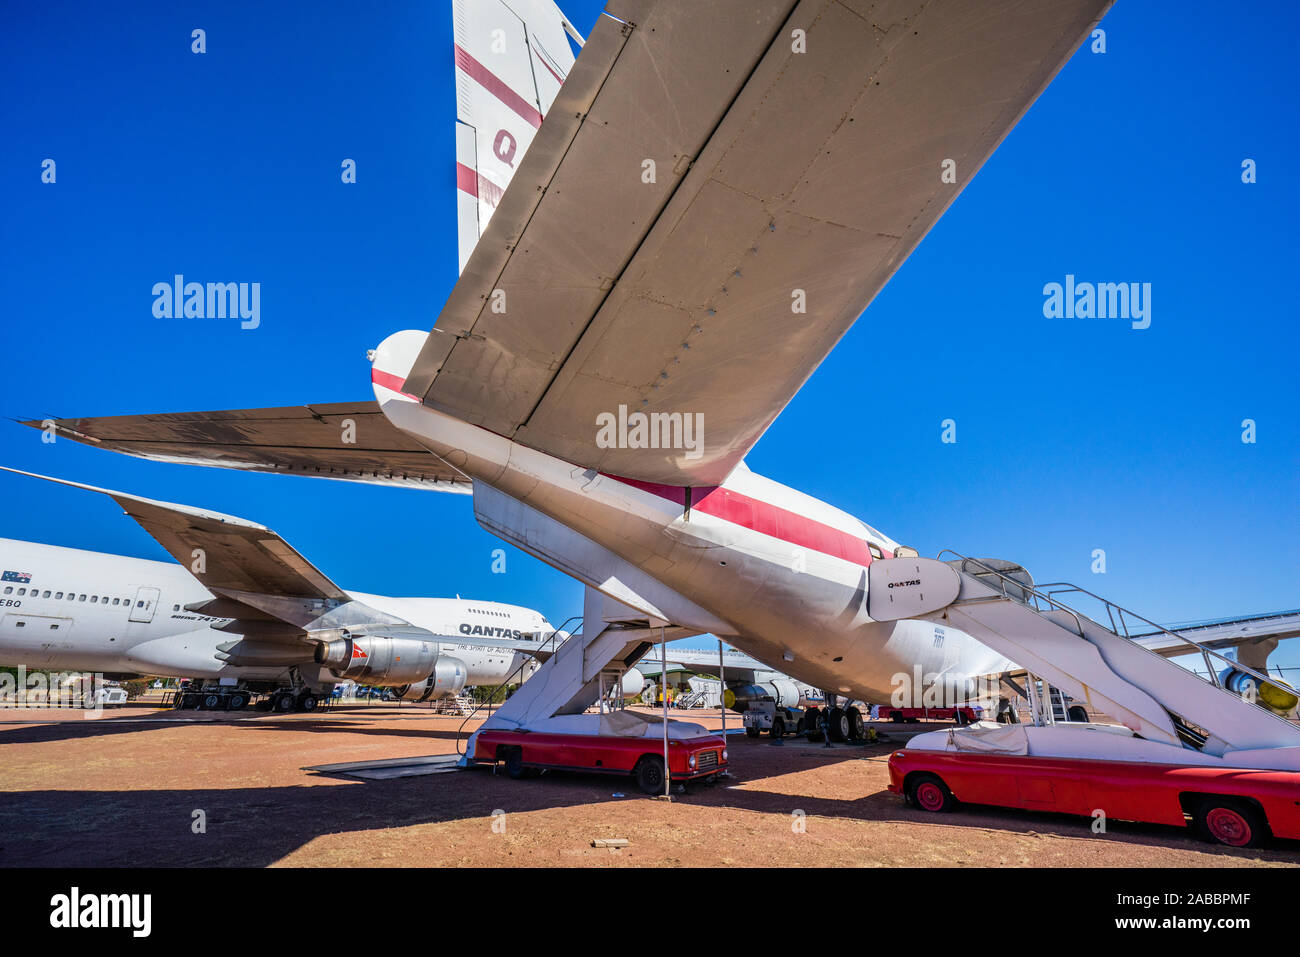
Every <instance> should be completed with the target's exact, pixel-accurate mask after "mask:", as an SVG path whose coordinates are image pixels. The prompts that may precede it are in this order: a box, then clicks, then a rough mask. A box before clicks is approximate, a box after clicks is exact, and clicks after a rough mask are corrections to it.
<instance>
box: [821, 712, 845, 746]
mask: <svg viewBox="0 0 1300 957" xmlns="http://www.w3.org/2000/svg"><path fill="white" fill-rule="evenodd" d="M826 734H827V735H828V736H829V737H830V739H831V740H832V741H835V742H840V741H847V740H848V737H849V720H848V716H847V715H846V714H845V712H844V709H843V708H839V707H836V708H831V710H830V711H829V712H827V715H826Z"/></svg>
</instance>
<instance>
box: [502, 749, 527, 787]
mask: <svg viewBox="0 0 1300 957" xmlns="http://www.w3.org/2000/svg"><path fill="white" fill-rule="evenodd" d="M527 774H528V769H527V768H526V767H524V749H523V748H510V749H508V750H507V751H506V777H508V778H510V780H512V781H518V780H519V779H520V778H522V777H524V776H526V775H527Z"/></svg>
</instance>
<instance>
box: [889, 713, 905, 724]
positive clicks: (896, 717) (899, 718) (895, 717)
mask: <svg viewBox="0 0 1300 957" xmlns="http://www.w3.org/2000/svg"><path fill="white" fill-rule="evenodd" d="M889 720H890V721H892V722H894V724H902V723H903V712H901V711H891V712H889Z"/></svg>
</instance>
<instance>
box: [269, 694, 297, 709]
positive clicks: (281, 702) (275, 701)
mask: <svg viewBox="0 0 1300 957" xmlns="http://www.w3.org/2000/svg"><path fill="white" fill-rule="evenodd" d="M293 705H294V697H293V692H292V691H278V692H276V695H275V697H274V698H272V699H271V710H272V711H275V712H278V713H279V714H288V713H289V712H290V711H292V710H293Z"/></svg>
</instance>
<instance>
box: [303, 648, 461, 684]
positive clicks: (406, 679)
mask: <svg viewBox="0 0 1300 957" xmlns="http://www.w3.org/2000/svg"><path fill="white" fill-rule="evenodd" d="M316 663H317V664H319V665H323V666H324V667H326V668H328V669H329V670H330V671H331V672H332V673H333V674H334V676H335V677H337V678H351V679H353V680H355V681H357V682H358V683H360V684H368V685H377V686H379V687H392V686H395V685H404V684H409V683H410V682H413V681H423V680H424V679H425V678H427V677H429V676H430V675H432V674H433V671H434V668H435V666H436V665H437V664H438V643H437V642H436V641H433V640H427V641H426V640H424V639H422V638H388V637H385V636H384V635H360V636H357V637H355V638H354V637H351V636H349V637H347V638H339V639H337V640H335V641H327V642H323V643H321V644H319V645H317V646H316ZM464 667H465V666H464V665H463V664H461V668H462V670H463V669H464ZM462 684H463V682H462Z"/></svg>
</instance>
